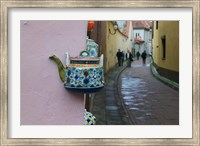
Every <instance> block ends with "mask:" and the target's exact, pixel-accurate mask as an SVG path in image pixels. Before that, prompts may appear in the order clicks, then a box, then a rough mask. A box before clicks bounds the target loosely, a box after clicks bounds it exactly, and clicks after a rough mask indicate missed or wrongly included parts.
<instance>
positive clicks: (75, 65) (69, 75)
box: [49, 39, 104, 93]
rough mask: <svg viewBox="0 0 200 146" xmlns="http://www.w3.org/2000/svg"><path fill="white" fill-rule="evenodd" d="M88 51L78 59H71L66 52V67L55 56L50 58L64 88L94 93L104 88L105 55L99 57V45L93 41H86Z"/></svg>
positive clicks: (82, 53)
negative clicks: (56, 68)
mask: <svg viewBox="0 0 200 146" xmlns="http://www.w3.org/2000/svg"><path fill="white" fill-rule="evenodd" d="M86 44H87V46H86V49H85V50H83V51H82V52H81V53H80V56H78V57H70V56H69V54H68V53H67V52H66V66H65V67H64V66H63V64H62V62H61V61H60V59H59V58H58V57H57V56H55V55H53V56H50V57H49V58H50V59H51V60H54V61H55V63H56V64H57V67H58V71H59V75H60V79H61V80H62V81H63V82H64V87H65V88H66V89H69V90H71V91H75V92H82V93H92V92H97V91H99V90H100V89H101V88H103V87H104V73H103V54H102V55H101V57H97V55H98V44H96V43H95V42H94V40H92V39H87V40H86Z"/></svg>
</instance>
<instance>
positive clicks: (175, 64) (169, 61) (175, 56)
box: [153, 21, 179, 72]
mask: <svg viewBox="0 0 200 146" xmlns="http://www.w3.org/2000/svg"><path fill="white" fill-rule="evenodd" d="M162 35H165V36H166V57H165V59H163V58H162V54H163V49H162V40H161V36H162ZM153 57H154V62H155V63H156V65H158V66H159V67H162V68H165V69H168V70H172V71H176V72H178V71H179V21H158V29H157V30H156V23H155V21H154V37H153Z"/></svg>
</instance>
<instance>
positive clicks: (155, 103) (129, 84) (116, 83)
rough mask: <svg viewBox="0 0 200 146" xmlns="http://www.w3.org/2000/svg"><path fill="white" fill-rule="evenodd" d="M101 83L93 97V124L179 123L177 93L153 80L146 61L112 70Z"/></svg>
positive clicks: (135, 62)
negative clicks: (102, 86)
mask: <svg viewBox="0 0 200 146" xmlns="http://www.w3.org/2000/svg"><path fill="white" fill-rule="evenodd" d="M120 72H121V75H120V76H119V73H120ZM118 77H119V79H118ZM105 82H106V84H105V87H104V88H103V89H102V90H101V91H100V92H97V93H95V96H94V98H93V104H92V110H91V112H92V113H93V115H94V116H95V117H96V118H97V125H129V124H131V125H177V124H179V92H178V91H177V90H174V89H172V88H170V87H169V86H167V85H165V84H163V83H162V82H160V81H159V80H157V79H156V78H154V77H153V75H152V74H151V72H150V64H149V60H147V64H146V65H143V64H142V60H139V61H138V60H136V61H134V62H133V63H132V66H131V67H129V68H125V66H123V67H116V68H115V69H113V70H111V71H109V72H108V73H107V74H106V76H105Z"/></svg>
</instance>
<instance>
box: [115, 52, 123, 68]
mask: <svg viewBox="0 0 200 146" xmlns="http://www.w3.org/2000/svg"><path fill="white" fill-rule="evenodd" d="M116 56H117V60H118V65H119V66H121V64H122V52H121V51H120V49H118V52H117V54H116Z"/></svg>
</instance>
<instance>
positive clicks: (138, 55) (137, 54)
mask: <svg viewBox="0 0 200 146" xmlns="http://www.w3.org/2000/svg"><path fill="white" fill-rule="evenodd" d="M136 56H137V60H139V59H140V52H139V51H137V53H136Z"/></svg>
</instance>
